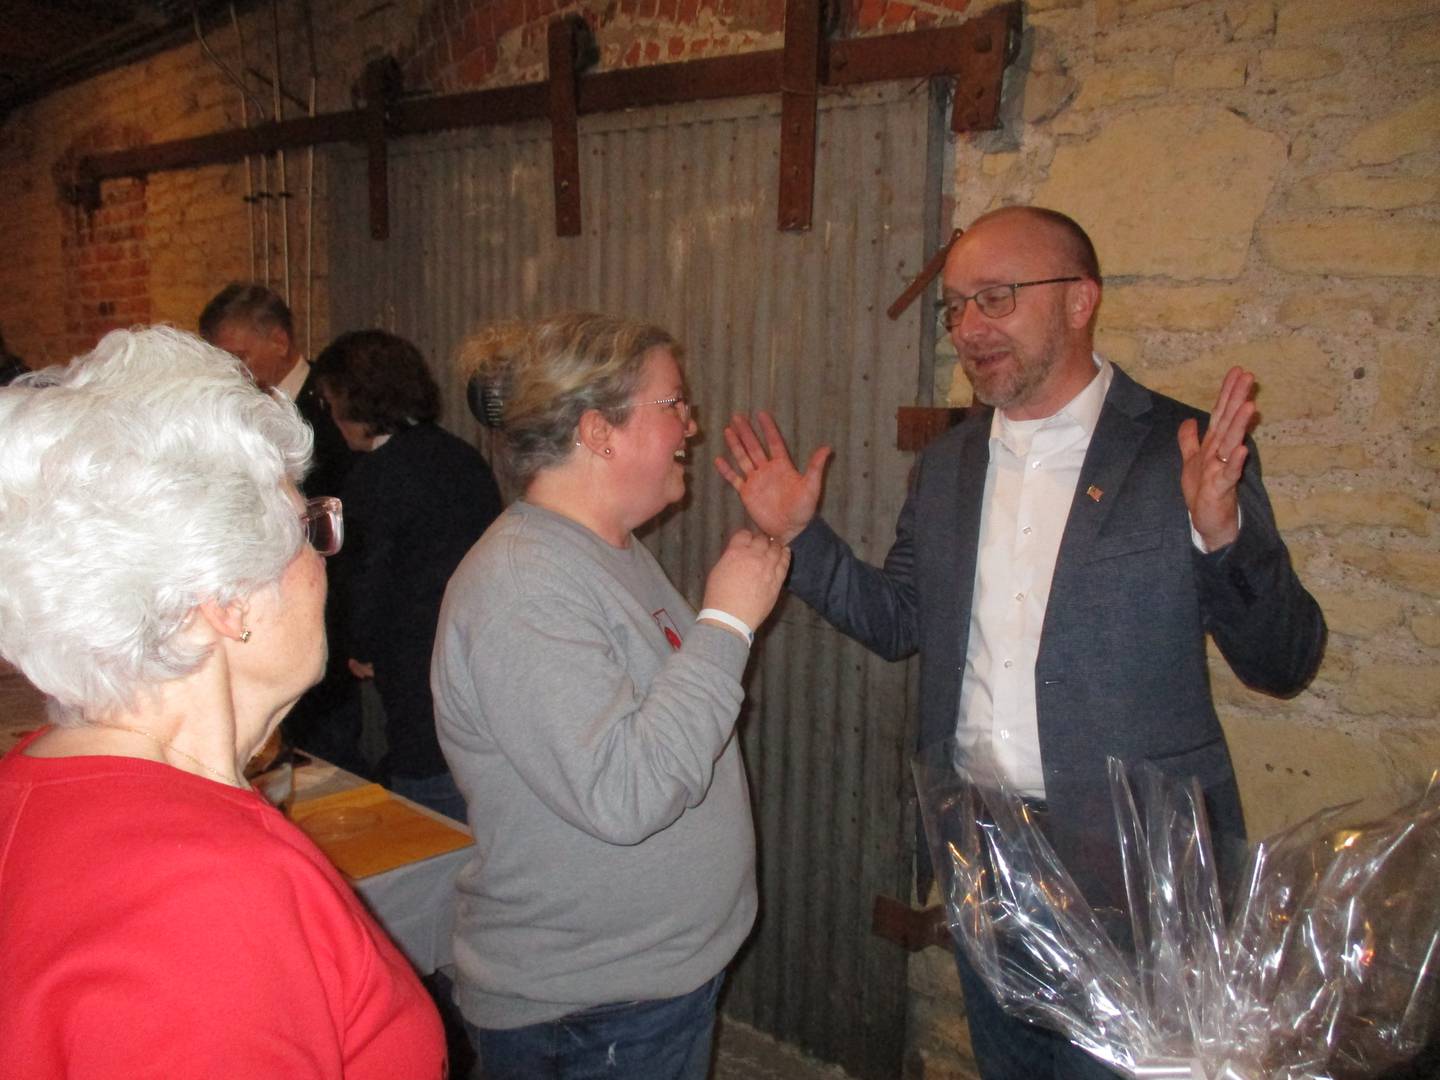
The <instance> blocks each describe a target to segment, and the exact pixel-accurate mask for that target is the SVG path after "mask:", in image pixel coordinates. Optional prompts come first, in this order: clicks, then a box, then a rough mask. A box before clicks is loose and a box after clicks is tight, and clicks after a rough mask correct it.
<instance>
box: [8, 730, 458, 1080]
mask: <svg viewBox="0 0 1440 1080" xmlns="http://www.w3.org/2000/svg"><path fill="white" fill-rule="evenodd" d="M32 739H33V736H32ZM30 741H32V740H31V739H27V740H25V742H23V743H21V744H20V746H18V747H17V748H16V749H15V750H13V751H12V752H11V753H10V754H9V755H7V756H6V757H5V758H4V759H3V760H0V1073H3V1074H4V1075H5V1076H6V1077H7V1078H10V1080H21V1078H31V1077H34V1078H37V1080H38V1078H44V1080H54V1078H57V1077H107V1078H109V1077H114V1078H130V1077H156V1078H159V1077H164V1078H166V1080H174V1078H179V1077H206V1078H211V1077H235V1078H244V1080H249V1078H255V1077H285V1078H286V1080H298V1078H312V1077H326V1078H329V1077H335V1078H339V1077H345V1078H347V1080H365V1078H371V1077H373V1078H376V1080H380V1078H385V1080H391V1078H396V1077H404V1078H407V1080H408V1078H416V1080H434V1078H437V1077H440V1076H442V1075H443V1074H444V1072H445V1040H444V1034H443V1032H442V1029H441V1025H440V1020H439V1017H438V1016H437V1015H436V1012H435V1008H434V1006H433V1005H432V1004H431V1002H430V999H429V998H428V997H427V996H426V994H425V990H424V988H423V987H422V986H421V985H420V982H419V980H418V979H417V978H416V977H415V974H414V972H413V971H412V970H411V968H410V966H409V964H408V963H407V962H406V960H405V958H404V957H403V956H402V955H401V953H400V952H399V950H397V949H396V948H395V946H394V945H393V944H391V942H390V940H389V939H388V938H387V937H386V936H385V933H384V931H382V930H381V929H380V928H379V927H378V926H377V925H376V924H375V922H374V920H373V919H372V918H371V917H370V915H369V914H367V913H366V911H365V910H364V908H363V907H362V906H361V904H360V902H359V901H358V900H357V899H356V897H355V894H354V892H353V891H352V890H351V889H350V887H349V886H348V885H347V884H346V883H345V882H344V880H343V879H342V878H341V877H340V876H339V874H337V873H336V871H335V869H334V868H333V867H332V866H331V865H330V863H329V862H328V861H327V860H326V858H325V856H324V855H322V854H321V853H320V851H319V849H318V848H316V847H315V845H314V844H312V843H311V842H310V841H309V839H307V838H306V837H305V835H304V834H303V833H301V832H300V831H299V830H298V829H296V828H295V826H293V825H291V824H290V822H288V821H286V820H285V818H284V817H283V816H282V815H281V814H279V813H278V812H277V811H275V810H274V809H272V808H271V807H270V806H269V805H267V804H266V803H265V802H264V800H263V799H261V798H260V796H258V795H256V794H255V793H253V792H249V791H241V790H239V789H236V788H229V787H226V786H225V785H223V784H217V783H213V782H211V781H209V780H206V779H203V778H201V777H198V776H192V775H190V774H189V773H185V772H181V771H180V770H178V769H173V768H170V767H169V766H167V765H162V764H159V763H157V762H152V761H141V760H139V759H136V758H125V757H71V758H32V757H26V756H25V755H24V749H25V747H26V746H27V745H28V744H29V743H30Z"/></svg>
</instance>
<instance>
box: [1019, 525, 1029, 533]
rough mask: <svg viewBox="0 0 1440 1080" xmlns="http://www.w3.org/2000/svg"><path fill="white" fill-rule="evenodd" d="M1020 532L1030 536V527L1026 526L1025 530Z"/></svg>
mask: <svg viewBox="0 0 1440 1080" xmlns="http://www.w3.org/2000/svg"><path fill="white" fill-rule="evenodd" d="M1020 531H1021V532H1023V533H1024V534H1025V535H1026V536H1029V535H1030V526H1029V525H1026V526H1025V528H1023V529H1021V530H1020Z"/></svg>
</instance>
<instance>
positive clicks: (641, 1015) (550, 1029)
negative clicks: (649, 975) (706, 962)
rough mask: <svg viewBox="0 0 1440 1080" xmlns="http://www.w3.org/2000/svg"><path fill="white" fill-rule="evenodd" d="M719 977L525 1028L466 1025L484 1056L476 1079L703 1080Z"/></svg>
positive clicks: (707, 1068)
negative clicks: (669, 994)
mask: <svg viewBox="0 0 1440 1080" xmlns="http://www.w3.org/2000/svg"><path fill="white" fill-rule="evenodd" d="M724 981H725V973H724V972H723V971H722V972H721V973H720V974H719V975H716V976H715V977H714V978H713V979H711V980H710V981H709V982H707V983H705V985H703V986H701V987H700V988H699V989H698V990H692V991H691V992H690V993H688V994H685V995H683V996H681V997H676V998H665V999H663V1000H660V1001H623V1002H619V1003H617V1004H614V1005H597V1006H595V1007H594V1008H591V1009H584V1010H582V1011H580V1012H575V1013H571V1014H570V1015H568V1016H562V1017H561V1018H560V1019H559V1020H548V1021H546V1022H545V1023H541V1024H530V1025H529V1026H527V1027H520V1028H508V1029H497V1028H481V1027H476V1026H475V1025H474V1024H472V1023H470V1022H469V1021H466V1023H465V1028H466V1031H467V1032H468V1033H469V1035H470V1044H471V1045H472V1046H473V1047H475V1053H476V1055H477V1056H478V1057H479V1059H480V1060H479V1063H478V1064H477V1066H476V1071H475V1072H474V1073H472V1074H471V1076H472V1080H481V1078H483V1080H592V1078H597V1080H598V1078H602V1077H604V1078H609V1080H705V1077H706V1076H708V1075H709V1073H710V1055H711V1050H712V1044H713V1042H714V1033H715V1000H716V998H718V997H719V996H720V987H721V985H722V984H723V983H724Z"/></svg>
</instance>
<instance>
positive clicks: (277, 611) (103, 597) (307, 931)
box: [0, 328, 445, 1078]
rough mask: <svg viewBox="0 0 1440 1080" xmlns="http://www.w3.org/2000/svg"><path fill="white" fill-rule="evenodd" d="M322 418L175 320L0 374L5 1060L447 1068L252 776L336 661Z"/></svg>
mask: <svg viewBox="0 0 1440 1080" xmlns="http://www.w3.org/2000/svg"><path fill="white" fill-rule="evenodd" d="M310 452H311V436H310V432H309V429H308V428H307V427H306V425H305V423H304V422H303V421H302V420H301V419H300V417H299V415H298V414H297V413H296V411H295V409H294V407H293V406H292V405H291V404H289V403H288V402H287V401H285V400H283V399H281V398H278V397H274V398H272V397H270V396H267V395H266V394H264V393H262V392H261V391H259V390H257V389H256V388H255V386H254V384H253V383H252V382H251V381H250V379H249V377H248V376H247V375H246V374H245V373H244V370H243V369H242V368H241V367H240V365H239V363H238V361H236V360H235V359H234V358H233V357H230V356H228V355H227V354H225V353H223V352H220V351H219V350H217V349H214V348H211V347H210V346H208V345H205V344H204V343H202V342H201V341H199V340H198V339H196V338H193V337H191V336H189V335H187V334H183V333H180V332H178V331H175V330H170V329H165V328H154V329H142V330H136V331H133V332H126V331H116V332H114V333H112V334H110V335H108V336H107V337H106V338H105V339H104V340H103V341H101V342H100V344H99V346H98V347H97V348H96V349H95V350H94V352H92V353H90V354H88V355H86V356H83V357H80V358H79V359H77V360H75V361H73V362H71V363H70V364H69V365H67V366H65V367H64V368H58V369H50V370H47V371H43V372H39V373H36V374H34V375H30V376H26V377H24V378H22V379H21V380H20V381H19V382H18V383H16V384H15V385H12V386H10V387H7V388H5V389H3V390H0V566H4V567H5V572H4V575H3V577H0V655H3V656H4V657H5V658H6V659H7V660H9V661H11V662H12V663H13V664H15V666H16V667H18V668H19V669H20V670H21V671H22V672H23V673H24V674H25V675H26V676H27V677H28V678H29V679H30V681H31V682H33V683H34V684H35V685H36V686H37V687H39V688H40V689H41V690H43V691H44V692H45V693H46V694H47V695H48V696H49V708H50V717H51V720H52V724H51V725H50V726H47V727H45V728H43V729H42V730H41V731H39V732H37V733H35V734H32V735H30V736H27V737H26V738H25V739H24V740H23V741H22V742H21V743H20V745H19V746H17V747H16V748H15V749H14V750H13V751H12V752H11V753H10V754H9V755H7V756H6V757H5V758H4V759H3V761H0V956H3V957H4V960H3V962H0V1047H3V1048H4V1049H3V1056H4V1060H5V1068H4V1071H5V1075H6V1076H7V1077H11V1078H20V1077H37V1078H38V1077H47V1078H48V1077H55V1076H107V1077H126V1076H140V1075H144V1076H277V1077H278V1076H284V1077H336V1078H338V1077H347V1078H358V1077H375V1078H380V1077H395V1076H405V1077H439V1076H441V1075H442V1074H443V1072H444V1069H445V1047H444V1036H443V1032H442V1029H441V1025H440V1022H439V1018H438V1016H437V1015H436V1013H435V1010H434V1007H433V1005H432V1004H431V1002H430V1000H429V998H428V997H427V996H426V994H425V991H424V989H423V987H422V986H421V984H420V982H419V981H418V979H417V978H416V977H415V975H414V973H413V972H412V971H411V969H410V968H409V966H408V965H407V964H406V962H405V959H404V957H403V956H402V955H401V954H400V953H399V952H398V951H397V950H396V948H395V947H394V945H392V944H391V943H390V941H389V940H388V939H387V938H386V937H385V935H384V933H383V932H382V931H381V930H380V929H379V928H378V927H377V926H376V924H375V923H374V921H373V920H372V919H371V917H370V916H369V914H367V913H366V911H365V910H364V908H363V907H362V906H361V904H360V903H359V902H358V900H357V899H356V897H355V895H354V893H353V892H352V891H351V889H350V888H349V887H348V886H347V885H346V884H345V882H344V881H343V880H342V879H341V878H340V877H339V875H338V874H337V873H336V872H335V870H334V869H333V868H332V867H331V865H330V864H329V862H328V861H327V860H326V859H325V857H324V856H323V855H322V854H321V853H320V851H319V850H318V849H317V848H315V846H314V845H313V844H311V843H310V841H309V840H308V839H307V838H306V837H305V836H304V835H303V834H302V833H301V832H299V831H298V830H297V829H296V828H295V827H294V826H293V825H291V824H290V823H289V822H287V821H286V820H285V818H284V817H283V816H282V815H281V814H280V813H279V812H278V811H276V810H274V809H273V808H272V807H270V806H269V805H268V804H267V803H266V802H265V801H264V800H263V799H262V798H261V797H260V795H258V794H257V793H256V792H254V791H252V790H251V789H250V787H249V786H248V785H247V784H246V783H245V781H244V778H243V776H244V768H245V764H246V762H247V760H248V759H249V758H250V757H251V755H252V754H253V753H254V752H255V751H256V749H257V748H258V747H260V746H261V744H262V743H264V741H265V739H266V738H267V736H268V735H269V734H270V733H271V732H272V731H274V730H275V728H276V726H277V725H278V724H279V722H280V720H281V718H282V717H283V716H284V715H285V713H286V712H287V711H288V710H289V708H290V707H291V705H293V704H294V702H295V701H296V699H297V698H299V696H300V695H301V694H302V693H304V691H305V690H306V689H307V688H308V687H309V686H311V685H312V684H313V683H314V682H315V681H316V680H317V679H318V678H319V677H320V675H321V673H322V671H323V670H324V665H325V638H324V629H323V611H324V602H325V572H324V566H323V563H322V561H321V556H322V555H324V554H329V553H332V552H333V551H334V550H337V549H338V546H339V541H340V530H341V521H340V507H339V504H338V502H337V501H336V500H333V499H332V500H326V501H317V502H312V503H310V504H306V503H305V502H304V501H303V500H302V499H301V497H300V495H299V492H298V489H297V485H298V483H299V481H300V479H301V477H302V475H303V474H304V471H305V468H306V466H307V464H308V462H309V458H310Z"/></svg>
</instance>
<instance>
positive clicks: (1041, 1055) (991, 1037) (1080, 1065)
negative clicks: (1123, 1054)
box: [955, 949, 1119, 1080]
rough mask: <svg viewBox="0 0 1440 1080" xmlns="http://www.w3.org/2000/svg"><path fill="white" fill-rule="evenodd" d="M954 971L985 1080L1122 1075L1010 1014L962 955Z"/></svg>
mask: <svg viewBox="0 0 1440 1080" xmlns="http://www.w3.org/2000/svg"><path fill="white" fill-rule="evenodd" d="M955 966H956V967H958V968H959V969H960V988H961V989H962V990H963V991H964V992H965V1019H966V1021H967V1022H968V1023H969V1025H970V1048H971V1049H972V1050H973V1051H974V1052H975V1064H976V1065H977V1066H979V1068H980V1076H981V1080H1115V1078H1116V1077H1117V1076H1118V1075H1119V1074H1118V1073H1116V1072H1114V1071H1112V1070H1111V1069H1109V1068H1108V1067H1106V1066H1105V1065H1102V1064H1101V1063H1100V1062H1099V1061H1098V1060H1096V1059H1095V1058H1093V1057H1091V1056H1090V1055H1089V1054H1087V1053H1086V1052H1085V1051H1084V1050H1081V1049H1080V1048H1079V1047H1078V1046H1076V1045H1075V1044H1074V1043H1072V1042H1071V1041H1070V1040H1069V1039H1067V1038H1065V1036H1063V1035H1061V1034H1059V1033H1058V1032H1054V1031H1051V1030H1049V1029H1048V1028H1042V1027H1037V1026H1036V1025H1034V1024H1029V1023H1026V1022H1025V1021H1024V1020H1021V1019H1020V1018H1019V1017H1015V1016H1011V1015H1010V1014H1009V1013H1007V1012H1006V1011H1005V1010H1004V1009H1003V1008H1001V1006H1000V1003H999V1002H998V1001H996V1000H995V997H994V995H992V994H991V993H990V991H989V989H988V988H987V987H986V986H985V983H984V981H983V980H982V979H981V978H980V976H979V975H977V974H976V973H975V969H974V968H972V967H971V966H970V962H969V961H968V960H967V959H966V957H965V954H964V952H963V951H961V950H960V949H955Z"/></svg>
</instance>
